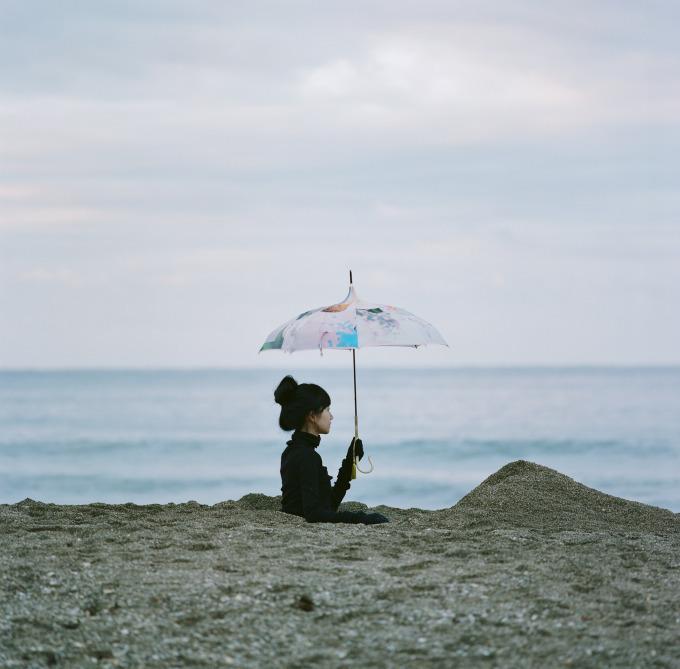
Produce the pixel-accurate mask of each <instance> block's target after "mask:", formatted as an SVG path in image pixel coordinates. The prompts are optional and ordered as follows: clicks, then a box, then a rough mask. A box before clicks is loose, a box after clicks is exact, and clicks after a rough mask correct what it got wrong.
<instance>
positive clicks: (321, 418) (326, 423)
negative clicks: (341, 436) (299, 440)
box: [314, 407, 333, 434]
mask: <svg viewBox="0 0 680 669" xmlns="http://www.w3.org/2000/svg"><path fill="white" fill-rule="evenodd" d="M332 420H333V414H332V413H331V408H330V407H326V408H325V409H324V410H323V411H322V412H321V413H318V414H314V423H315V425H316V429H317V430H318V433H319V434H328V433H329V432H330V431H331V421H332Z"/></svg>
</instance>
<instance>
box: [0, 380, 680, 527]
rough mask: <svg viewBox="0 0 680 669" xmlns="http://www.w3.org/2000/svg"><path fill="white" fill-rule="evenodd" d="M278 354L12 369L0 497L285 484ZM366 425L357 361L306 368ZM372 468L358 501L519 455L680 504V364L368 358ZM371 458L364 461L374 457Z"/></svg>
mask: <svg viewBox="0 0 680 669" xmlns="http://www.w3.org/2000/svg"><path fill="white" fill-rule="evenodd" d="M282 376H283V372H282V371H281V370H280V369H201V370H130V371H125V370H118V371H113V370H84V371H83V370H70V371H69V370H60V371H0V503H3V504H14V503H16V502H19V501H22V500H24V499H26V498H31V499H33V500H37V501H41V502H46V503H56V504H89V503H93V502H104V503H111V504H118V503H126V502H132V503H135V504H154V503H160V504H166V503H170V502H174V503H181V502H186V501H189V500H195V501H197V502H199V503H202V504H210V505H212V504H216V503H218V502H221V501H225V500H237V499H240V498H241V497H242V496H243V495H246V494H248V493H264V494H265V495H270V496H274V495H278V494H280V485H281V484H280V475H279V466H280V454H281V452H282V450H283V448H284V446H285V442H286V441H287V439H288V438H289V436H288V434H287V433H284V432H283V431H281V429H280V428H279V427H278V414H279V407H278V406H277V405H276V404H275V403H274V399H273V391H274V388H275V387H276V386H277V384H278V382H279V381H280V379H281V377H282ZM295 376H296V378H298V380H299V381H301V382H303V381H308V382H314V383H318V384H320V385H322V386H323V387H324V388H325V389H326V390H327V391H328V392H329V394H330V396H331V400H332V405H331V411H332V413H333V416H334V419H333V422H332V428H331V431H330V434H328V435H326V436H323V437H322V441H321V445H320V447H319V453H320V455H321V456H322V458H323V461H324V464H325V465H326V466H327V467H328V470H329V472H330V473H331V474H332V475H333V476H335V474H336V473H337V470H338V467H339V465H340V462H341V460H342V458H343V457H344V455H345V453H346V451H347V448H348V446H349V444H350V441H351V439H352V437H353V435H354V391H353V377H352V370H351V367H350V368H349V369H347V370H344V369H338V368H333V369H323V368H321V369H319V370H316V369H313V370H312V369H306V370H300V371H299V373H296V374H295ZM357 409H358V425H359V435H360V436H361V438H362V440H363V443H364V449H365V451H366V453H367V454H368V455H370V456H371V458H372V460H373V464H374V470H373V472H372V473H370V474H361V473H359V474H358V478H357V480H356V481H354V482H353V483H352V488H351V490H350V491H349V493H348V495H347V497H346V500H355V501H360V502H364V503H365V504H367V505H368V506H371V507H372V506H377V505H380V504H385V505H388V506H393V507H399V508H404V509H406V508H412V507H416V508H421V509H443V508H448V507H450V506H452V505H454V504H455V503H456V502H458V500H460V499H461V498H462V497H463V496H464V495H466V494H467V493H468V492H470V491H471V490H473V489H474V488H475V487H476V486H478V485H479V484H480V483H481V482H482V481H484V479H485V478H487V477H488V476H490V475H491V474H493V473H494V472H496V471H497V470H498V469H500V468H501V467H503V466H504V465H506V464H508V463H509V462H513V461H515V460H528V461H531V462H535V463H537V464H540V465H544V466H546V467H550V468H553V469H556V470H557V471H559V472H561V473H562V474H566V475H567V476H569V477H571V478H573V479H574V480H576V481H578V482H580V483H583V484H584V485H586V486H589V487H591V488H596V489H597V490H600V491H602V492H605V493H608V494H610V495H615V496H617V497H622V498H625V499H628V500H634V501H637V502H643V503H645V504H651V505H654V506H658V507H662V508H666V509H670V510H672V511H674V512H676V513H677V512H680V367H654V368H641V367H618V368H615V367H568V368H547V367H546V368H536V367H533V368H452V369H418V370H416V369H386V368H374V369H372V368H362V369H360V370H358V371H357ZM367 466H368V465H367V461H366V459H364V461H363V462H362V468H366V467H367Z"/></svg>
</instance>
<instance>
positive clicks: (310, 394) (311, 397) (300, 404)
mask: <svg viewBox="0 0 680 669" xmlns="http://www.w3.org/2000/svg"><path fill="white" fill-rule="evenodd" d="M274 401H275V402H276V403H277V404H280V405H281V415H280V416H279V427H280V428H281V429H282V430H286V431H287V432H288V431H290V430H299V429H300V428H301V427H302V426H303V425H304V424H305V419H306V418H307V416H308V415H309V412H310V411H311V412H313V413H315V414H318V413H321V412H322V411H323V410H324V409H325V408H326V407H329V406H330V405H331V398H330V396H329V395H328V393H327V392H326V391H325V390H324V389H323V388H322V387H321V386H317V385H316V384H315V383H298V382H297V381H296V380H295V379H294V378H293V377H292V376H285V377H284V378H283V379H282V380H281V383H279V387H278V388H277V389H276V390H275V391H274Z"/></svg>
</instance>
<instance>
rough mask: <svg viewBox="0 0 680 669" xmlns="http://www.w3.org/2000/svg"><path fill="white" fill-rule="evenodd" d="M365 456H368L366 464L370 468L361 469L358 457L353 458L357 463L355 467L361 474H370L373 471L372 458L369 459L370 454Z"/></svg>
mask: <svg viewBox="0 0 680 669" xmlns="http://www.w3.org/2000/svg"><path fill="white" fill-rule="evenodd" d="M366 457H367V458H368V464H369V465H371V468H370V469H362V468H361V467H359V458H355V459H356V463H357V469H358V470H359V471H360V472H361V473H362V474H370V473H371V472H372V471H373V460H371V456H370V455H367V456H366Z"/></svg>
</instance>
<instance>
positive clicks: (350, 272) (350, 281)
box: [349, 270, 352, 286]
mask: <svg viewBox="0 0 680 669" xmlns="http://www.w3.org/2000/svg"><path fill="white" fill-rule="evenodd" d="M349 285H350V286H351V285H352V270H350V271H349Z"/></svg>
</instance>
